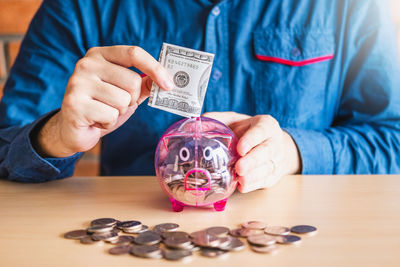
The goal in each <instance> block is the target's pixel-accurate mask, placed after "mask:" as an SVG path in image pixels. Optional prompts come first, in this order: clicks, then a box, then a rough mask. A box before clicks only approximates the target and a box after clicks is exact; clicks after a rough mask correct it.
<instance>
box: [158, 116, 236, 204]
mask: <svg viewBox="0 0 400 267" xmlns="http://www.w3.org/2000/svg"><path fill="white" fill-rule="evenodd" d="M236 144H237V139H236V138H235V136H234V134H233V132H232V131H231V130H230V129H229V128H228V127H227V126H225V125H224V124H223V123H221V122H219V121H216V120H213V119H210V118H206V117H198V118H191V119H183V120H180V121H178V122H176V123H175V124H173V125H172V126H171V127H169V128H168V130H167V131H166V132H165V133H164V134H163V136H162V137H161V139H160V141H159V143H158V145H157V150H156V155H155V168H156V173H157V177H158V180H159V182H160V185H161V187H162V189H163V190H164V191H165V193H167V195H168V196H169V198H170V200H171V204H172V209H173V210H174V211H182V210H183V207H184V206H185V205H189V206H208V205H213V206H214V209H215V210H217V211H222V210H224V209H225V205H226V201H227V199H228V197H229V196H230V195H231V194H232V193H233V192H234V191H235V188H236V186H237V179H236V176H235V170H234V165H235V162H236V160H237V158H238V156H237V152H236Z"/></svg>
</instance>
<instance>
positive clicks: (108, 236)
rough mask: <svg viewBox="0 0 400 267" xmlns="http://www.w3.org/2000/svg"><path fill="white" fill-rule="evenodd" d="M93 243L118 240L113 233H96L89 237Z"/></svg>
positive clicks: (116, 235)
mask: <svg viewBox="0 0 400 267" xmlns="http://www.w3.org/2000/svg"><path fill="white" fill-rule="evenodd" d="M91 237H92V239H93V241H101V240H103V241H112V240H116V239H118V234H117V233H115V232H109V233H96V234H92V235H91Z"/></svg>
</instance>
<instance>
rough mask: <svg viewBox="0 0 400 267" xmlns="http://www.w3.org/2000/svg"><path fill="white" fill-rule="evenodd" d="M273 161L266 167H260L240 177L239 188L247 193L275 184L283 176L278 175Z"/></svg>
mask: <svg viewBox="0 0 400 267" xmlns="http://www.w3.org/2000/svg"><path fill="white" fill-rule="evenodd" d="M271 164H272V163H270V164H268V166H266V167H259V168H256V169H254V170H252V172H251V173H249V174H246V175H244V176H239V177H238V183H239V185H238V190H239V191H240V192H242V193H247V192H250V191H254V190H257V189H261V188H269V187H272V186H273V185H275V184H276V183H277V182H278V181H279V179H280V178H281V176H279V175H276V174H275V173H274V170H273V168H274V167H273V166H272V165H271Z"/></svg>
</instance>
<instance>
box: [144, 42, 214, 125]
mask: <svg viewBox="0 0 400 267" xmlns="http://www.w3.org/2000/svg"><path fill="white" fill-rule="evenodd" d="M213 61H214V55H213V54H211V53H207V52H203V51H198V50H194V49H190V48H185V47H181V46H177V45H172V44H167V43H164V44H163V46H162V48H161V53H160V58H159V62H160V63H161V65H163V66H164V67H165V68H166V69H167V71H168V72H169V73H170V74H171V77H173V81H174V84H175V89H174V90H172V91H164V90H162V89H160V87H159V86H158V85H157V84H155V83H153V85H152V88H151V91H150V97H149V102H148V105H149V106H151V107H154V108H158V109H161V110H165V111H168V112H171V113H174V114H178V115H181V116H184V117H189V118H190V117H198V116H200V114H201V110H202V107H203V102H204V96H205V94H206V91H207V86H208V81H209V79H210V74H211V69H212V64H213Z"/></svg>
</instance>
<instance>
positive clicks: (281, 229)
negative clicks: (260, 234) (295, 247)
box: [264, 226, 290, 235]
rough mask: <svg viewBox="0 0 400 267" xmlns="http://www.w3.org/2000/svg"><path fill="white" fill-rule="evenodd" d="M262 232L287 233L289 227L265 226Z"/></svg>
mask: <svg viewBox="0 0 400 267" xmlns="http://www.w3.org/2000/svg"><path fill="white" fill-rule="evenodd" d="M264 233H266V234H268V235H288V234H289V233H290V229H289V228H288V227H284V226H267V227H265V229H264Z"/></svg>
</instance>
